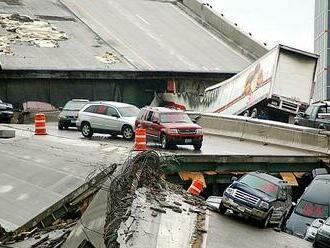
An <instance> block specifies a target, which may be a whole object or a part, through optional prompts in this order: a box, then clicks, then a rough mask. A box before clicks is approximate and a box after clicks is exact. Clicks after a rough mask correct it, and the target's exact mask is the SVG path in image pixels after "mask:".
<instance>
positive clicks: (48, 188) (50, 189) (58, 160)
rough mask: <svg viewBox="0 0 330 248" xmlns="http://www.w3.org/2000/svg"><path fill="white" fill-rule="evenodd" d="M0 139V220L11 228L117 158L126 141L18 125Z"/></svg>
mask: <svg viewBox="0 0 330 248" xmlns="http://www.w3.org/2000/svg"><path fill="white" fill-rule="evenodd" d="M26 127H29V128H31V126H26ZM1 129H6V130H15V131H16V137H15V138H12V139H1V140H0V157H1V160H0V216H1V218H0V225H1V226H3V227H4V228H5V229H6V230H7V231H13V230H15V229H17V228H18V227H20V226H22V225H23V224H25V223H26V222H28V221H29V220H30V219H32V218H33V217H35V216H36V215H38V214H39V213H41V212H42V211H44V210H45V209H47V208H48V207H50V206H51V205H53V204H54V203H56V202H57V201H59V200H60V199H62V198H63V197H64V196H66V195H68V194H69V193H71V192H72V191H74V190H75V189H77V188H78V187H79V186H81V185H82V184H84V183H85V182H86V178H90V177H91V176H92V175H96V174H97V173H99V172H100V170H102V168H103V167H105V166H108V165H111V164H113V163H120V162H121V161H122V159H124V158H125V157H126V154H127V153H128V152H129V150H130V148H129V147H121V148H120V147H119V148H120V149H119V148H118V146H117V142H112V143H108V144H106V145H105V144H103V145H102V144H101V143H100V142H94V141H90V140H87V139H79V138H74V137H63V136H58V135H56V133H55V132H52V131H50V132H49V133H50V134H51V135H46V136H36V135H34V133H33V132H31V130H28V129H24V128H21V127H20V126H18V125H12V126H10V125H6V126H1Z"/></svg>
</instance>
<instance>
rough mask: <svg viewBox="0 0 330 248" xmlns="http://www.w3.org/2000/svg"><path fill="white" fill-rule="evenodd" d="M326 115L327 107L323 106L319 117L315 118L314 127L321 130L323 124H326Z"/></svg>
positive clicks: (319, 109)
mask: <svg viewBox="0 0 330 248" xmlns="http://www.w3.org/2000/svg"><path fill="white" fill-rule="evenodd" d="M325 114H327V106H326V105H323V106H320V107H319V108H318V111H317V115H316V117H315V122H314V127H315V128H319V127H320V125H321V124H322V123H324V121H325V119H324V117H325Z"/></svg>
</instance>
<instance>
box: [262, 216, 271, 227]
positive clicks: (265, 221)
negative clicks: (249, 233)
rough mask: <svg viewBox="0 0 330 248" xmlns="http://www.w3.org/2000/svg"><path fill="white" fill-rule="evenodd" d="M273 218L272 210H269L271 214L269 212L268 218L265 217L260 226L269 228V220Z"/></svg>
mask: <svg viewBox="0 0 330 248" xmlns="http://www.w3.org/2000/svg"><path fill="white" fill-rule="evenodd" d="M271 218H272V212H269V214H267V216H266V218H265V219H263V220H262V221H261V222H260V228H267V227H268V225H269V221H270V219H271Z"/></svg>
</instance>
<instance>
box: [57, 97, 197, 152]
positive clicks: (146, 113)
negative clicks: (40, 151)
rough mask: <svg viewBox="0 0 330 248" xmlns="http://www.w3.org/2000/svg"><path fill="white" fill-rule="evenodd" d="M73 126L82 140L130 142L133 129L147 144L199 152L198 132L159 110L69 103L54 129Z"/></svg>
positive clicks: (181, 116) (180, 116)
mask: <svg viewBox="0 0 330 248" xmlns="http://www.w3.org/2000/svg"><path fill="white" fill-rule="evenodd" d="M73 126H76V127H77V128H78V129H79V130H81V133H82V135H83V136H84V137H87V138H91V137H92V136H93V134H94V133H101V134H110V135H112V136H117V135H122V136H123V138H124V139H126V140H132V139H133V138H134V131H135V129H136V128H144V129H145V130H146V135H147V137H146V138H147V141H152V142H158V143H160V145H161V147H162V148H164V149H166V148H169V147H172V146H174V145H192V146H193V147H194V149H195V150H200V149H201V147H202V142H203V131H202V128H201V127H200V126H199V125H197V124H195V123H193V122H192V120H191V119H190V118H189V116H188V115H187V114H186V113H185V112H183V111H181V110H175V109H169V108H163V107H144V108H142V109H141V110H140V109H139V108H137V107H135V106H133V105H130V104H126V103H121V102H112V101H94V102H89V101H88V100H85V99H73V100H71V101H69V102H67V103H66V104H65V106H64V108H63V109H62V111H61V113H60V115H59V120H58V129H60V130H62V129H64V128H65V129H67V128H69V127H73Z"/></svg>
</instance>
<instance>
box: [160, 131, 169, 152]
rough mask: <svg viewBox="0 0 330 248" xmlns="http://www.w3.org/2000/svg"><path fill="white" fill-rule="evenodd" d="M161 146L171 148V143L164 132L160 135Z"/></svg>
mask: <svg viewBox="0 0 330 248" xmlns="http://www.w3.org/2000/svg"><path fill="white" fill-rule="evenodd" d="M160 146H161V147H162V149H167V148H169V143H168V141H167V137H166V134H164V133H163V134H161V135H160Z"/></svg>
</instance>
